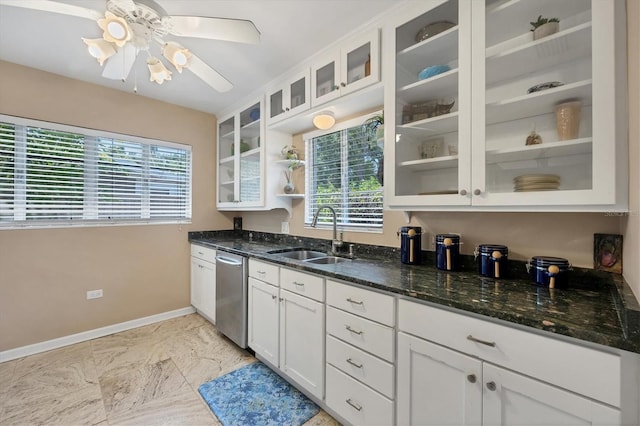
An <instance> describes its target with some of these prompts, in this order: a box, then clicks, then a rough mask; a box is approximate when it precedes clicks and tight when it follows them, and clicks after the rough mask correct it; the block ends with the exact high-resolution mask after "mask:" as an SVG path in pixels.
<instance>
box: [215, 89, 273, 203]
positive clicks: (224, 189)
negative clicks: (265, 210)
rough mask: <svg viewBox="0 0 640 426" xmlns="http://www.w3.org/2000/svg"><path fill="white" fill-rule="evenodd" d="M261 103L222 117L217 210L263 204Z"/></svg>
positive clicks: (219, 141)
mask: <svg viewBox="0 0 640 426" xmlns="http://www.w3.org/2000/svg"><path fill="white" fill-rule="evenodd" d="M263 127H264V126H263V125H262V102H261V101H260V102H256V103H253V104H251V105H248V106H247V107H246V108H243V109H241V110H240V111H238V112H236V113H234V114H232V115H231V116H229V117H226V118H223V119H222V120H221V121H220V124H219V125H218V204H217V205H218V208H221V209H225V208H226V209H238V208H244V207H253V206H262V205H263V204H264V184H263V176H264V173H263V168H264V158H263V152H264V150H263V139H264V135H263Z"/></svg>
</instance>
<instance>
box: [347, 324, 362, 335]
mask: <svg viewBox="0 0 640 426" xmlns="http://www.w3.org/2000/svg"><path fill="white" fill-rule="evenodd" d="M345 328H346V329H347V330H348V331H350V332H352V333H353V334H357V335H361V334H364V331H362V330H360V331H356V330H354V329H353V328H351V326H350V325H345Z"/></svg>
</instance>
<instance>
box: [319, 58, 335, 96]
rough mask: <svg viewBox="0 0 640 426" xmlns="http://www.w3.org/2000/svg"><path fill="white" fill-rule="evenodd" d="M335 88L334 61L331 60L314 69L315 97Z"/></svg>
mask: <svg viewBox="0 0 640 426" xmlns="http://www.w3.org/2000/svg"><path fill="white" fill-rule="evenodd" d="M337 89H338V86H337V85H336V64H335V62H331V63H329V64H327V65H325V66H324V67H322V68H319V69H318V70H316V97H318V98H319V97H320V96H324V95H326V94H327V93H331V92H333V91H334V90H337Z"/></svg>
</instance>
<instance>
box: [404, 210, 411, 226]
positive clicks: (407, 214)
mask: <svg viewBox="0 0 640 426" xmlns="http://www.w3.org/2000/svg"><path fill="white" fill-rule="evenodd" d="M402 213H404V221H405V222H406V223H407V224H409V223H411V211H409V210H405V211H403V212H402Z"/></svg>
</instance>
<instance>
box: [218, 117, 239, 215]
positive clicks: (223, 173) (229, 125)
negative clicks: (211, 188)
mask: <svg viewBox="0 0 640 426" xmlns="http://www.w3.org/2000/svg"><path fill="white" fill-rule="evenodd" d="M235 150H236V146H235V117H231V118H229V119H227V120H225V121H223V122H222V123H220V125H219V126H218V155H219V158H218V167H219V173H218V179H220V181H219V182H218V201H219V202H223V203H226V202H233V201H236V200H237V197H236V196H235V192H234V182H235V178H236V171H235V164H236V163H235V159H234V154H235Z"/></svg>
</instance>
